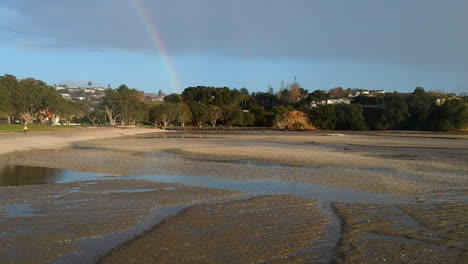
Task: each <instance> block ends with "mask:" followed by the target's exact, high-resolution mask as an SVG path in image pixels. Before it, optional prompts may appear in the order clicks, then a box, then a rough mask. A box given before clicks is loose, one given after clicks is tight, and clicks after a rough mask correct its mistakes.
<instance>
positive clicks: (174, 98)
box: [164, 93, 182, 104]
mask: <svg viewBox="0 0 468 264" xmlns="http://www.w3.org/2000/svg"><path fill="white" fill-rule="evenodd" d="M164 102H169V103H174V104H178V103H181V102H182V98H181V96H180V94H175V93H173V94H170V95H168V96H166V97H164Z"/></svg>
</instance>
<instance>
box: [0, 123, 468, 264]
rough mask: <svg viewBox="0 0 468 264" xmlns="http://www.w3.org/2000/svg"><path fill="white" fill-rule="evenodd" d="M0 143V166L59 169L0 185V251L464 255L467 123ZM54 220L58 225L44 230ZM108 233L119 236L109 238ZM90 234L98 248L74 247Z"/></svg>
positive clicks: (101, 133)
mask: <svg viewBox="0 0 468 264" xmlns="http://www.w3.org/2000/svg"><path fill="white" fill-rule="evenodd" d="M0 142H1V143H2V146H6V147H5V148H2V150H0V153H1V155H0V165H1V166H3V167H4V171H7V170H9V171H15V172H18V171H19V170H20V168H24V167H29V168H32V169H31V170H34V168H41V167H46V168H49V170H54V169H55V171H54V173H55V174H53V175H52V176H51V174H50V172H48V173H49V174H47V175H46V173H43V174H44V175H46V176H43V178H40V177H39V176H38V178H37V179H36V180H38V182H39V183H42V184H40V185H20V184H19V183H18V182H14V183H16V184H11V182H12V181H11V180H10V181H9V182H10V184H9V186H0V189H1V190H2V191H1V192H0V200H1V202H0V217H1V219H2V221H0V230H1V231H2V232H4V233H6V234H7V235H4V236H0V259H6V260H8V261H7V262H15V261H18V260H21V262H22V263H48V262H50V261H53V260H56V261H57V260H60V261H62V263H83V261H84V262H89V263H94V262H102V263H119V262H120V263H141V262H142V261H143V262H145V261H146V262H148V261H153V262H159V263H219V262H220V261H221V262H224V263H245V262H252V263H260V262H280V263H304V262H306V263H328V262H330V261H336V262H341V263H354V262H361V263H377V262H382V261H383V259H386V261H390V262H392V261H393V262H398V261H407V260H414V259H420V260H421V262H419V263H424V262H423V260H424V259H426V260H427V259H428V258H431V259H434V263H440V262H442V261H444V260H447V261H449V262H451V263H462V262H463V259H464V258H466V257H467V250H468V248H467V246H466V241H467V238H468V237H467V235H466V234H465V233H464V232H463V230H464V227H465V226H466V224H467V221H468V216H467V214H468V213H467V208H466V203H467V201H468V199H467V195H468V192H467V190H468V179H467V177H468V166H467V165H466V164H468V135H467V134H463V133H429V132H400V131H386V132H347V131H312V132H287V131H283V132H281V131H262V132H205V133H202V132H192V133H190V132H185V133H184V132H169V133H167V132H166V131H164V130H158V129H140V128H132V129H117V128H115V129H113V128H102V129H101V128H96V129H92V128H91V129H74V130H71V131H53V132H34V133H27V134H20V133H5V134H0ZM17 142H18V143H17ZM23 170H24V169H23ZM61 170H64V171H65V172H70V174H67V175H68V176H66V177H65V176H63V175H62V174H63V173H64V171H61ZM74 172H76V175H75V174H74ZM4 174H5V173H4ZM28 179H29V178H28ZM0 182H4V183H5V184H3V185H8V184H6V182H7V181H6V180H2V181H0ZM13 185H16V186H13ZM18 208H20V209H21V208H23V209H22V210H23V211H26V213H25V214H23V215H21V214H20V216H18V214H16V215H15V214H14V213H13V212H16V211H18V210H19V211H21V210H20V209H18ZM25 208H26V209H25ZM15 210H16V211H15ZM158 212H159V213H158ZM161 212H165V214H163V213H161ZM61 213H63V215H62V214H61ZM87 214H91V215H93V217H84V216H85V215H87ZM65 215H66V216H65ZM158 215H159V216H158ZM161 215H165V216H164V217H162V216H161ZM434 215H435V216H434ZM51 219H55V220H54V221H57V222H60V223H61V227H62V228H61V229H57V230H55V232H52V233H53V235H52V233H51V230H53V229H54V224H53V223H54V221H51ZM76 219H80V221H77V220H76ZM144 219H146V220H144ZM21 221H24V224H21V223H22V222H21ZM447 221H449V222H450V226H449V227H444V225H446V224H447ZM27 223H33V224H32V225H30V226H28V224H27ZM104 226H106V228H104ZM26 227H27V228H26ZM137 227H138V228H137ZM175 227H177V228H176V229H174V228H175ZM24 230H27V231H24ZM70 230H71V231H70ZM401 230H404V231H401ZM124 231H125V232H124ZM38 234H44V235H38ZM45 234H47V235H45ZM112 234H113V235H114V236H119V238H120V240H118V241H119V243H116V244H113V245H107V246H106V244H109V243H107V242H105V241H107V240H106V239H109V238H106V237H108V236H112ZM116 234H120V235H116ZM91 238H92V239H91ZM98 240H99V241H101V242H99V243H98V244H99V245H101V246H100V247H96V248H100V250H95V251H96V252H94V253H92V254H91V253H90V254H84V253H83V252H87V251H89V250H86V249H87V248H90V247H91V248H93V246H92V245H93V244H92V243H95V242H90V241H98ZM27 241H35V242H34V243H32V242H30V243H28V242H27ZM57 241H62V242H57ZM63 241H65V242H63ZM171 241H172V242H171ZM177 241H180V242H177ZM184 241H187V242H184ZM96 243H97V242H96ZM163 245H167V246H163ZM369 245H372V247H371V246H369ZM163 247H164V248H163ZM46 248H47V249H46ZM154 248H157V250H154ZM207 248H212V249H213V251H209V252H208V251H204V249H207ZM80 250H81V251H80ZM76 252H82V254H81V255H86V256H85V257H83V258H80V257H78V255H80V254H78V255H77V253H76ZM181 252H183V253H181ZM319 252H321V253H319ZM26 253H27V254H26ZM60 261H58V263H60ZM415 263H418V262H417V261H416V262H415Z"/></svg>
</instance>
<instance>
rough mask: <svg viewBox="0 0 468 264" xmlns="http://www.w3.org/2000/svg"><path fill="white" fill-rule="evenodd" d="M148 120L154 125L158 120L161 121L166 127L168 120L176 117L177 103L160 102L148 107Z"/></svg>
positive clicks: (170, 120) (177, 111)
mask: <svg viewBox="0 0 468 264" xmlns="http://www.w3.org/2000/svg"><path fill="white" fill-rule="evenodd" d="M149 111H150V121H152V122H154V125H157V124H158V123H159V122H162V123H163V125H164V126H165V127H166V126H167V125H168V124H169V122H172V121H174V120H176V119H177V115H178V113H179V107H178V105H177V104H173V103H162V104H156V105H154V106H152V107H151V108H150V110H149Z"/></svg>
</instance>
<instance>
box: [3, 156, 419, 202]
mask: <svg viewBox="0 0 468 264" xmlns="http://www.w3.org/2000/svg"><path fill="white" fill-rule="evenodd" d="M240 162H241V163H242V164H245V165H253V166H272V167H276V166H279V167H281V166H282V164H277V163H272V164H269V163H256V162H250V161H240ZM0 171H2V172H3V174H0V182H2V183H3V184H2V185H3V186H5V185H28V184H46V183H65V182H75V181H82V180H112V179H115V177H106V175H105V174H100V173H91V172H77V171H72V170H65V169H55V168H43V167H27V166H5V167H3V168H2V169H0ZM16 172H18V174H17V175H15V173H16ZM118 178H119V179H144V180H151V181H157V182H165V183H178V184H186V185H192V186H199V187H207V188H215V189H223V190H231V191H242V192H249V193H254V194H294V195H298V196H301V197H304V198H308V199H321V200H327V201H344V202H361V203H400V202H406V201H415V197H412V196H403V195H390V194H381V193H368V192H361V191H356V190H350V189H342V188H334V187H329V186H326V185H321V184H307V183H297V182H284V181H272V180H262V181H235V180H229V179H224V178H216V177H208V176H167V175H137V176H122V177H118ZM78 191H79V189H70V191H69V193H73V192H78ZM146 191H153V190H147V189H142V190H120V191H119V192H146ZM154 191H156V190H154ZM67 194H68V193H67Z"/></svg>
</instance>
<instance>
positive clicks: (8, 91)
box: [0, 74, 18, 124]
mask: <svg viewBox="0 0 468 264" xmlns="http://www.w3.org/2000/svg"><path fill="white" fill-rule="evenodd" d="M17 85H18V80H17V79H16V77H15V76H13V75H9V74H6V75H4V76H0V113H2V114H5V115H6V116H7V120H8V124H11V120H10V117H11V115H12V113H13V100H12V90H13V89H14V87H16V86H17Z"/></svg>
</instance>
